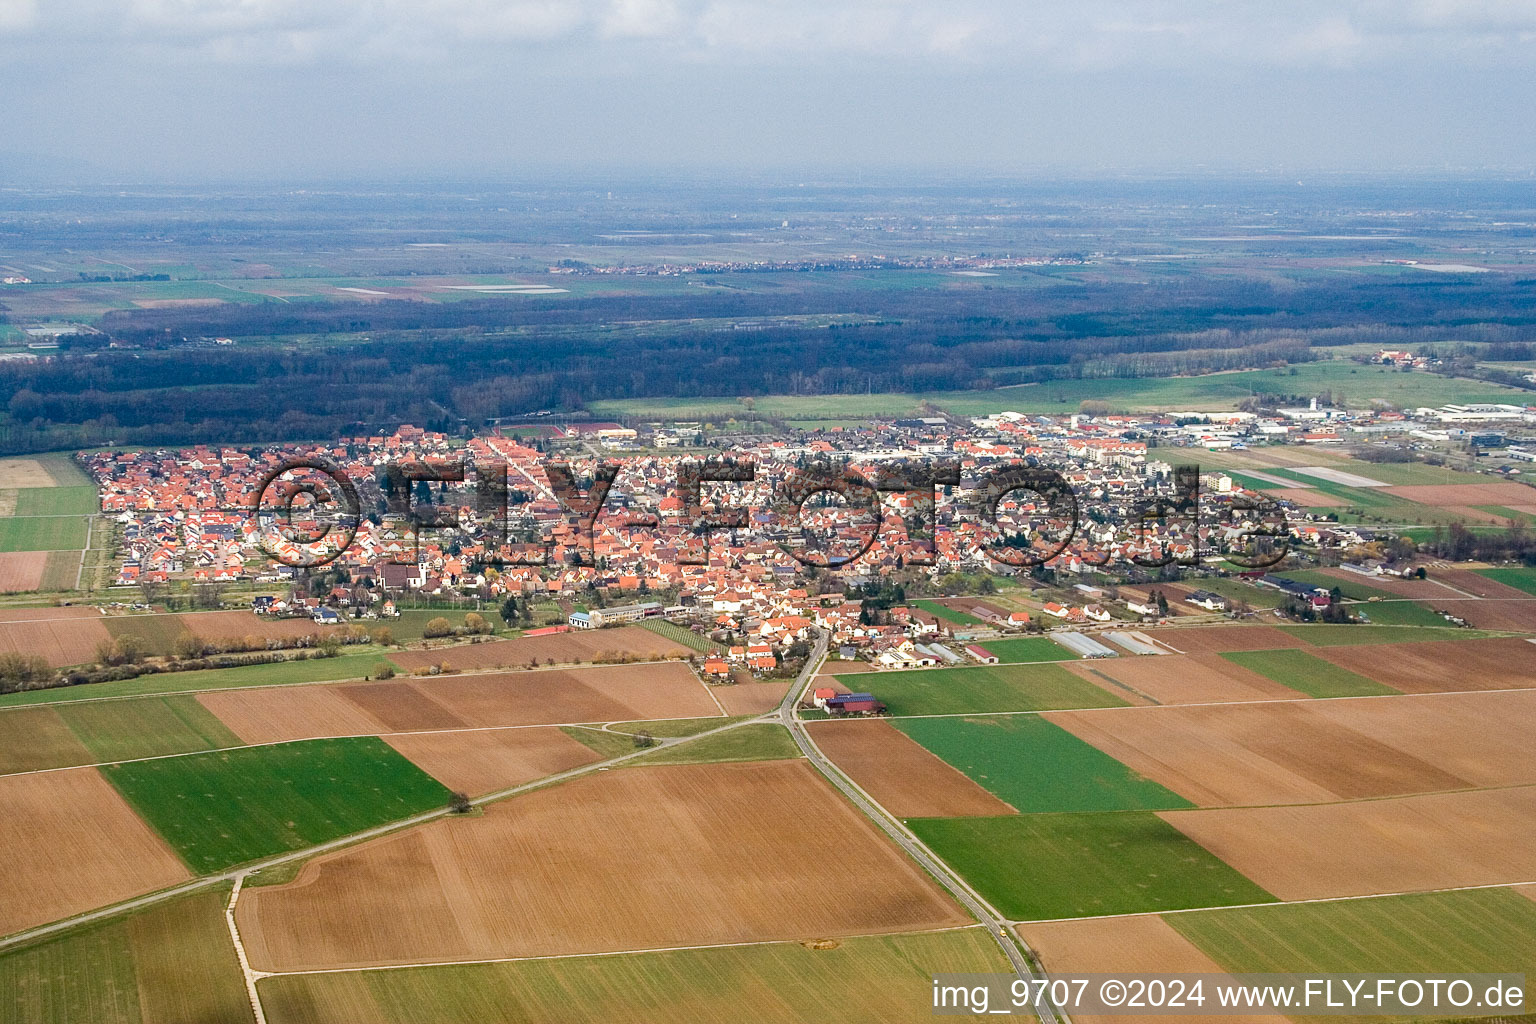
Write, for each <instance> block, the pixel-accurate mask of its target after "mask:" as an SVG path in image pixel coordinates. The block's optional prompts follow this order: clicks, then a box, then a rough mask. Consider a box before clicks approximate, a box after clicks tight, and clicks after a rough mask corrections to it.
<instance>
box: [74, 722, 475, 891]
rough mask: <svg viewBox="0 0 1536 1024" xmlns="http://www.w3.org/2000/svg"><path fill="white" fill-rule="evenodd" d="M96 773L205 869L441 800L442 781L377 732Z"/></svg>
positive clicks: (206, 871) (301, 843) (277, 850)
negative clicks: (380, 737)
mask: <svg viewBox="0 0 1536 1024" xmlns="http://www.w3.org/2000/svg"><path fill="white" fill-rule="evenodd" d="M102 772H103V774H104V775H105V776H106V777H107V779H109V780H110V781H111V782H112V784H113V785H114V786H116V787H117V788H118V790H119V792H121V793H122V794H123V796H124V797H126V798H127V800H128V802H129V803H130V804H132V805H133V806H134V808H135V809H136V810H137V811H138V812H139V814H140V815H142V816H143V818H144V820H145V821H147V822H149V823H150V825H151V826H153V827H154V828H155V830H156V831H158V832H159V833H160V834H161V835H162V836H164V837H165V839H166V841H167V842H168V843H170V845H171V847H172V848H173V849H174V850H176V852H177V853H179V854H180V855H181V857H182V859H183V860H185V861H186V862H187V864H188V866H189V867H191V868H192V869H193V870H194V871H197V872H199V873H202V874H209V873H212V872H215V871H220V870H223V869H225V868H229V867H233V866H234V865H236V864H243V863H245V862H246V861H251V860H257V859H259V858H262V857H270V856H273V855H275V854H279V853H285V852H287V851H289V850H299V849H303V848H304V847H306V846H314V845H315V844H317V843H323V842H326V841H328V840H331V839H336V838H339V837H341V836H345V835H350V834H351V833H353V832H359V831H362V830H363V829H366V828H371V827H373V826H375V825H382V824H384V823H386V822H390V821H395V820H398V819H400V818H406V817H410V816H411V815H413V814H419V813H421V812H423V811H428V810H431V809H433V808H434V807H441V806H444V805H446V804H447V802H448V790H447V789H446V788H445V787H444V786H443V785H442V784H441V783H439V782H438V781H437V780H436V779H433V778H432V777H431V776H430V775H428V774H427V773H426V772H424V771H422V770H421V769H420V768H417V767H416V766H415V765H414V764H412V763H411V762H410V761H407V760H406V759H405V758H404V757H402V756H400V755H399V754H398V753H396V752H395V751H394V750H393V749H392V748H391V747H389V746H388V745H387V744H386V743H385V742H384V741H383V740H381V739H378V738H377V737H374V736H363V737H355V738H350V739H339V740H308V741H304V742H300V743H283V744H279V745H276V746H267V747H243V748H241V749H238V750H225V751H218V752H215V753H208V754H191V755H188V756H186V757H168V758H164V759H161V760H157V761H135V762H132V763H130V764H119V765H111V766H109V767H107V768H104V769H102Z"/></svg>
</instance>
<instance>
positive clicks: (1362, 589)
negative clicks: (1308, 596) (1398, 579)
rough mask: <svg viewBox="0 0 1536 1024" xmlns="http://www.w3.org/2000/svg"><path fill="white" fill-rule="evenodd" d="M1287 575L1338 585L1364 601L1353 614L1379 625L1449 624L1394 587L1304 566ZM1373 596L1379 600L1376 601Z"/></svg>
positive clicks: (1352, 597)
mask: <svg viewBox="0 0 1536 1024" xmlns="http://www.w3.org/2000/svg"><path fill="white" fill-rule="evenodd" d="M1284 575H1285V577H1286V578H1287V579H1293V580H1296V581H1297V582H1299V583H1310V584H1312V585H1313V586H1318V587H1327V588H1328V589H1330V590H1332V589H1334V588H1338V591H1339V593H1340V594H1342V595H1343V596H1344V597H1346V598H1348V599H1349V600H1351V601H1358V602H1360V606H1359V607H1351V608H1350V609H1349V611H1350V614H1352V615H1364V616H1365V617H1366V618H1368V619H1369V620H1370V621H1371V624H1374V625H1379V626H1432V627H1436V628H1444V627H1446V626H1448V625H1449V623H1448V622H1446V620H1445V619H1444V617H1442V616H1440V615H1437V614H1436V613H1435V611H1434V609H1432V608H1428V607H1426V606H1425V605H1422V604H1419V603H1418V602H1417V601H1406V600H1404V599H1403V598H1401V597H1398V596H1397V595H1396V594H1393V593H1392V592H1391V591H1388V590H1382V589H1381V588H1380V587H1373V586H1371V585H1370V584H1368V583H1365V582H1364V581H1361V580H1352V579H1339V578H1337V577H1334V576H1328V575H1325V574H1323V573H1321V572H1316V571H1310V570H1304V571H1302V572H1287V573H1285V574H1284ZM1371 598H1377V599H1378V600H1376V601H1374V602H1373V601H1372V600H1371Z"/></svg>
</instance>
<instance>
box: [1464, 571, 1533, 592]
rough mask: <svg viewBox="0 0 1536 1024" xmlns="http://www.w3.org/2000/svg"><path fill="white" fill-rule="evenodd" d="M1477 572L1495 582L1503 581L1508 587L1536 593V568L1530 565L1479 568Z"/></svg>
mask: <svg viewBox="0 0 1536 1024" xmlns="http://www.w3.org/2000/svg"><path fill="white" fill-rule="evenodd" d="M1476 572H1477V574H1478V575H1479V576H1485V577H1487V578H1488V579H1490V580H1493V582H1495V583H1502V584H1504V585H1505V586H1506V587H1514V588H1515V589H1516V590H1523V591H1525V592H1526V593H1527V594H1536V569H1532V568H1529V567H1522V568H1509V569H1478V570H1476Z"/></svg>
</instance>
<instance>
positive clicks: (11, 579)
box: [0, 551, 48, 591]
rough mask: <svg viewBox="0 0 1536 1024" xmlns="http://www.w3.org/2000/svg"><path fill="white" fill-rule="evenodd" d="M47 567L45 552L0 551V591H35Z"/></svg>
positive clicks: (40, 583)
mask: <svg viewBox="0 0 1536 1024" xmlns="http://www.w3.org/2000/svg"><path fill="white" fill-rule="evenodd" d="M47 566H48V552H46V551H0V591H19V590H36V589H37V588H38V587H39V586H41V585H42V582H43V570H44V569H45V568H47Z"/></svg>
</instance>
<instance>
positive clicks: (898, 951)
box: [258, 928, 1009, 1024]
mask: <svg viewBox="0 0 1536 1024" xmlns="http://www.w3.org/2000/svg"><path fill="white" fill-rule="evenodd" d="M827 945H828V946H829V947H830V948H815V944H814V943H812V942H810V941H807V942H805V943H798V942H776V943H764V944H759V945H751V946H725V947H721V948H718V949H693V950H675V951H671V952H665V953H632V954H629V955H627V956H621V957H565V958H557V959H552V960H524V961H519V962H516V963H500V964H478V965H467V966H443V967H423V968H416V969H413V970H398V971H364V972H348V973H344V974H311V975H290V976H281V977H275V978H267V979H263V980H262V981H261V982H260V983H259V986H258V988H259V991H260V993H261V999H262V1004H263V1006H264V1007H265V1009H266V1013H267V1019H268V1020H270V1021H271V1022H272V1024H417V1022H420V1021H443V1020H454V1021H475V1022H478V1024H522V1022H525V1021H562V1022H567V1024H612V1022H615V1021H647V1020H668V1021H683V1022H688V1024H706V1022H713V1021H729V1020H740V1019H742V1018H741V1014H742V1008H743V1007H750V1008H751V1012H750V1016H751V1020H752V1021H753V1022H754V1024H802V1022H804V1021H828V1020H837V1021H840V1022H846V1024H884V1022H887V1021H912V1022H917V1021H924V1020H928V1019H929V1018H930V1017H931V1015H932V1012H931V1010H930V1009H929V1008H928V1006H929V1003H930V1002H931V996H930V988H931V981H930V980H929V979H930V975H931V974H932V973H934V972H942V973H956V974H967V973H997V972H1006V971H1008V970H1009V965H1008V961H1007V960H1006V959H1005V958H1004V957H1003V955H1002V951H1001V950H999V949H998V947H997V943H996V942H994V941H992V939H991V938H990V937H989V936H988V935H987V933H986V932H985V931H983V930H982V929H980V928H964V929H958V930H953V931H943V932H929V933H924V934H918V935H883V936H859V937H854V938H848V939H842V940H838V941H836V942H833V943H827Z"/></svg>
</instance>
